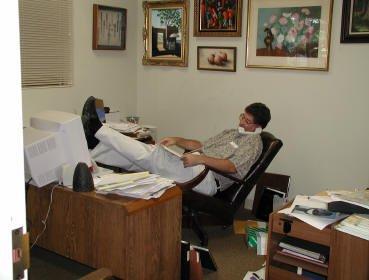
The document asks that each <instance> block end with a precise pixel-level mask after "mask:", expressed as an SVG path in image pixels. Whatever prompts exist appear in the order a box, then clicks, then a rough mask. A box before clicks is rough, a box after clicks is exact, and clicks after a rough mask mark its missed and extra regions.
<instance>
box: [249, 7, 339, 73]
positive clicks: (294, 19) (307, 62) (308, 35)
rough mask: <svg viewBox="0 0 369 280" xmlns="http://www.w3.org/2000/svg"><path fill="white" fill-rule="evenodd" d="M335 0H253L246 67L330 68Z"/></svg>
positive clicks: (322, 69) (323, 69)
mask: <svg viewBox="0 0 369 280" xmlns="http://www.w3.org/2000/svg"><path fill="white" fill-rule="evenodd" d="M332 6H333V0H249V5H248V26H247V48H246V52H247V54H246V67H259V68H281V69H296V70H318V71H328V65H329V46H330V33H331V21H332Z"/></svg>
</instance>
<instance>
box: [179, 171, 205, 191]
mask: <svg viewBox="0 0 369 280" xmlns="http://www.w3.org/2000/svg"><path fill="white" fill-rule="evenodd" d="M208 172H209V168H208V167H205V169H204V170H203V171H202V172H201V173H200V174H199V175H197V176H196V177H195V178H193V179H191V180H190V181H187V182H183V183H179V182H175V183H176V185H177V186H179V187H180V188H181V190H182V191H188V190H191V189H193V188H194V187H196V186H197V185H198V184H200V183H201V181H202V180H204V178H205V177H206V175H207V174H208Z"/></svg>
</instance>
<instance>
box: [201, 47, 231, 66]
mask: <svg viewBox="0 0 369 280" xmlns="http://www.w3.org/2000/svg"><path fill="white" fill-rule="evenodd" d="M236 59H237V48H236V47H205V46H201V47H197V69H198V70H210V71H227V72H236Z"/></svg>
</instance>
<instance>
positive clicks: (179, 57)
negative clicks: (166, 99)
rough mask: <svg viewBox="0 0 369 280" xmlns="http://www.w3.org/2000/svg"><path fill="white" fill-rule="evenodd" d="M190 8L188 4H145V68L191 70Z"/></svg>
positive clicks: (183, 0)
mask: <svg viewBox="0 0 369 280" xmlns="http://www.w3.org/2000/svg"><path fill="white" fill-rule="evenodd" d="M188 5H189V1H188V0H178V1H150V2H149V1H144V2H143V8H144V13H145V27H144V32H143V37H144V38H143V39H144V45H145V53H144V56H143V58H142V64H143V65H159V66H180V67H187V63H188Z"/></svg>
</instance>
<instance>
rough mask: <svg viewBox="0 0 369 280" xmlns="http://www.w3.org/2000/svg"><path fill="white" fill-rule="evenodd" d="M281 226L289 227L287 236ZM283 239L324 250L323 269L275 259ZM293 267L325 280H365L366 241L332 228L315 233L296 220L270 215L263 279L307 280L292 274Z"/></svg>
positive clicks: (368, 252) (368, 264)
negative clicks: (325, 278)
mask: <svg viewBox="0 0 369 280" xmlns="http://www.w3.org/2000/svg"><path fill="white" fill-rule="evenodd" d="M285 223H288V224H289V225H290V231H289V232H287V233H285V232H284V224H285ZM286 235H288V236H292V237H295V238H299V239H304V240H307V241H309V242H312V243H318V244H321V245H325V246H328V247H329V248H330V250H329V251H330V252H329V261H328V263H327V265H326V266H325V267H323V266H319V265H316V264H311V263H309V262H306V261H302V260H297V259H294V258H289V257H285V258H280V257H279V258H277V257H278V256H277V254H276V252H277V251H278V250H279V249H278V244H279V241H280V240H281V239H282V238H283V237H284V236H286ZM297 267H302V268H303V269H306V270H308V271H312V272H315V273H317V274H320V275H323V276H325V277H327V279H328V280H352V279H355V280H368V279H369V241H367V240H364V239H361V238H358V237H355V236H352V235H349V234H346V233H343V232H340V231H337V230H335V229H334V227H333V226H328V227H327V228H325V229H323V230H319V229H317V228H314V227H312V226H310V225H308V224H306V223H304V222H303V221H301V220H298V219H296V218H292V217H288V216H287V215H284V214H280V213H278V212H277V211H276V212H273V213H271V214H270V216H269V234H268V254H267V265H266V279H267V280H280V279H284V280H294V279H308V278H307V277H304V276H300V275H297V274H296V268H297Z"/></svg>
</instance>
